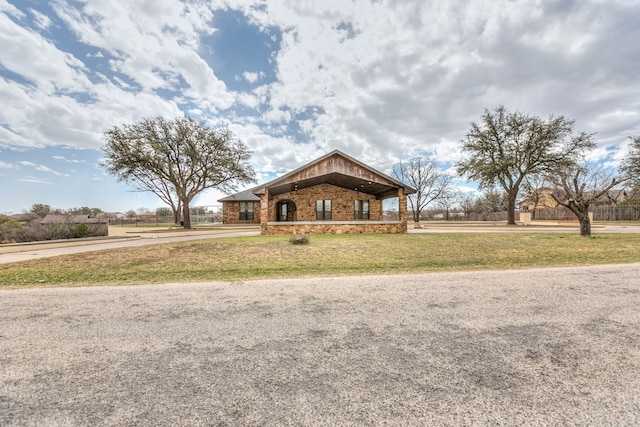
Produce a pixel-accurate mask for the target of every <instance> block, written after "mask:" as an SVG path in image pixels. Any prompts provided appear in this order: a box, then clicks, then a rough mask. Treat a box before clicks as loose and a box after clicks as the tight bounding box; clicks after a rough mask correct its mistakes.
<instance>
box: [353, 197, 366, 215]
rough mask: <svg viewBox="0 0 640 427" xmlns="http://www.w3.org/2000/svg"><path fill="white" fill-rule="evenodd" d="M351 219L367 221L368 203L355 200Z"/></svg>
mask: <svg viewBox="0 0 640 427" xmlns="http://www.w3.org/2000/svg"><path fill="white" fill-rule="evenodd" d="M354 202H355V203H354V209H353V217H354V218H355V219H369V201H368V200H355V201H354Z"/></svg>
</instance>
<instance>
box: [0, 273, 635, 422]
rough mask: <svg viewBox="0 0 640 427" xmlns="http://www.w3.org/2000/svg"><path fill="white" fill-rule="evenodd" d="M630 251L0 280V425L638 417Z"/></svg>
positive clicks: (620, 419) (601, 419) (628, 419)
mask: <svg viewBox="0 0 640 427" xmlns="http://www.w3.org/2000/svg"><path fill="white" fill-rule="evenodd" d="M639 273H640V264H633V265H616V266H597V267H580V268H557V269H535V270H519V271H501V272H466V273H436V274H420V275H403V276H367V277H329V278H310V279H302V280H266V281H253V282H244V283H232V284H228V283H199V284H167V285H149V286H131V287H94V288H48V289H32V290H16V291H2V292H0V425H2V426H30V425H38V426H78V425H91V426H101V425H104V426H120V425H153V426H169V425H190V426H193V425H243V426H244V425H249V426H251V425H498V426H499V425H505V426H514V425H590V426H606V425H611V426H614V425H615V426H625V425H627V426H632V425H640V312H639V310H638V307H639V306H640V274H639Z"/></svg>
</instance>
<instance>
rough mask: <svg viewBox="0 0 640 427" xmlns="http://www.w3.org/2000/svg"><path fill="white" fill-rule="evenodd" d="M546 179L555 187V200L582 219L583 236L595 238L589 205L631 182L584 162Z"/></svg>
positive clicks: (567, 165)
mask: <svg viewBox="0 0 640 427" xmlns="http://www.w3.org/2000/svg"><path fill="white" fill-rule="evenodd" d="M546 176H547V179H548V180H549V181H550V182H551V183H552V184H553V185H554V186H555V188H554V190H553V192H552V193H551V197H553V199H554V200H555V201H556V202H558V204H559V205H561V206H564V207H566V208H567V209H569V210H570V211H571V212H573V213H574V214H575V215H576V216H577V217H578V220H579V221H580V235H581V236H582V237H590V236H591V220H590V218H589V206H591V205H592V204H594V203H596V202H597V201H598V200H601V199H602V198H603V197H606V195H607V193H608V192H609V191H610V190H611V189H613V188H614V187H616V186H619V185H620V184H621V183H623V182H624V181H625V180H626V179H627V178H624V177H622V178H620V177H618V176H617V175H616V174H615V172H613V171H611V170H607V169H604V168H603V167H601V166H594V167H589V165H587V164H584V163H583V164H577V163H567V164H565V165H564V166H563V167H562V168H561V169H560V170H558V171H556V173H553V174H551V173H549V174H547V175H546Z"/></svg>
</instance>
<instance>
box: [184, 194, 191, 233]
mask: <svg viewBox="0 0 640 427" xmlns="http://www.w3.org/2000/svg"><path fill="white" fill-rule="evenodd" d="M182 225H183V226H184V228H185V230H188V229H190V228H191V215H190V214H189V202H188V201H186V200H185V201H184V202H183V204H182Z"/></svg>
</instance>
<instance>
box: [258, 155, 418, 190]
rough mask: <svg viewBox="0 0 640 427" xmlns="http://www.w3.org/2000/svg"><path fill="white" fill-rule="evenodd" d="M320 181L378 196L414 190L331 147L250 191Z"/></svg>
mask: <svg viewBox="0 0 640 427" xmlns="http://www.w3.org/2000/svg"><path fill="white" fill-rule="evenodd" d="M321 183H329V184H332V185H336V186H339V187H343V188H349V189H353V190H356V191H362V192H363V193H367V194H371V195H374V196H376V198H378V199H385V198H389V197H396V196H397V195H398V189H403V192H404V194H413V193H415V192H416V190H415V189H413V188H411V187H409V186H408V185H405V184H403V183H402V182H400V181H398V180H396V179H394V178H391V177H390V176H388V175H386V174H383V173H382V172H380V171H378V170H376V169H374V168H372V167H370V166H368V165H366V164H364V163H362V162H360V161H359V160H356V159H354V158H353V157H351V156H349V155H347V154H345V153H343V152H341V151H339V150H334V151H332V152H330V153H328V154H326V155H324V156H322V157H320V158H318V159H316V160H314V161H312V162H310V163H307V164H305V165H303V166H300V167H299V168H297V169H294V170H292V171H291V172H289V173H287V174H284V175H282V176H281V177H278V178H276V179H274V180H273V181H270V182H268V183H265V184H262V185H260V186H258V187H256V188H254V189H253V194H256V195H261V194H265V192H266V191H267V190H269V194H272V195H276V194H281V193H286V192H289V191H294V190H296V189H302V188H306V187H311V186H314V185H318V184H321Z"/></svg>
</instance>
